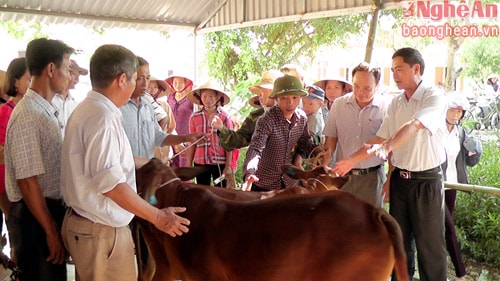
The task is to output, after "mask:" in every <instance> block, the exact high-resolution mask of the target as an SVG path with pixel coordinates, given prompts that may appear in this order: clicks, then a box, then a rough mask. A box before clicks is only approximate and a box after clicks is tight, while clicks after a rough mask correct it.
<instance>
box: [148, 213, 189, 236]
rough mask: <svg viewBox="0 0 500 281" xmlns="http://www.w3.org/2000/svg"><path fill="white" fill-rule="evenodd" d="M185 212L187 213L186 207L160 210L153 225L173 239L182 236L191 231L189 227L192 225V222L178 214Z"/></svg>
mask: <svg viewBox="0 0 500 281" xmlns="http://www.w3.org/2000/svg"><path fill="white" fill-rule="evenodd" d="M184 211H186V208H184V207H168V208H164V209H159V210H158V212H157V213H156V218H155V221H154V222H153V224H154V225H155V226H156V227H157V228H158V229H159V230H161V231H163V232H165V233H167V234H168V235H170V236H172V237H175V236H180V235H182V234H184V233H187V232H188V231H189V229H188V227H187V226H188V225H189V224H190V221H189V220H188V219H186V218H183V217H181V216H178V215H177V214H176V213H182V212H184Z"/></svg>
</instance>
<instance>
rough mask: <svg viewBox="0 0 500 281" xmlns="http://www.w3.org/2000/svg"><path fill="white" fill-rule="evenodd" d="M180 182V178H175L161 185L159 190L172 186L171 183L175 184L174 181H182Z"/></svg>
mask: <svg viewBox="0 0 500 281" xmlns="http://www.w3.org/2000/svg"><path fill="white" fill-rule="evenodd" d="M180 180H181V179H180V178H173V179H170V180H168V181H166V182H164V183H162V184H160V186H159V187H158V188H162V187H164V186H165V185H167V184H171V183H173V182H174V181H180Z"/></svg>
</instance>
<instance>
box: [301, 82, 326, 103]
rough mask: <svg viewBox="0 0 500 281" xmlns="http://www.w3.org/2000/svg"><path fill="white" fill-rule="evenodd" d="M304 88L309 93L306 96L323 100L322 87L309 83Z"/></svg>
mask: <svg viewBox="0 0 500 281" xmlns="http://www.w3.org/2000/svg"><path fill="white" fill-rule="evenodd" d="M306 90H307V92H308V93H309V95H308V96H307V98H310V99H319V100H321V101H324V100H325V91H323V89H321V88H320V87H318V86H316V85H309V86H307V87H306Z"/></svg>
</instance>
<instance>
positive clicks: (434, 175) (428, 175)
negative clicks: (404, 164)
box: [393, 166, 441, 180]
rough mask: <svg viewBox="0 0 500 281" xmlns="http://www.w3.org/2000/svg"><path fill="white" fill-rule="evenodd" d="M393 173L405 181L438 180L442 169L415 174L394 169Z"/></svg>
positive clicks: (437, 168)
mask: <svg viewBox="0 0 500 281" xmlns="http://www.w3.org/2000/svg"><path fill="white" fill-rule="evenodd" d="M393 173H396V174H397V175H399V177H400V178H402V179H405V180H411V179H417V180H430V179H438V178H440V177H441V167H439V166H438V167H436V168H432V169H429V170H425V171H419V172H413V171H408V170H404V169H400V168H397V167H396V168H394V171H393Z"/></svg>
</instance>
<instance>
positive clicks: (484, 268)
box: [448, 256, 500, 281]
mask: <svg viewBox="0 0 500 281" xmlns="http://www.w3.org/2000/svg"><path fill="white" fill-rule="evenodd" d="M463 258H464V262H465V265H466V267H467V276H466V278H465V280H466V281H500V269H499V268H497V267H494V266H492V265H488V264H485V263H480V262H477V261H475V260H473V259H471V258H468V257H466V256H464V257H463ZM448 280H450V281H454V280H455V269H454V268H453V265H452V264H451V262H449V263H448Z"/></svg>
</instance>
